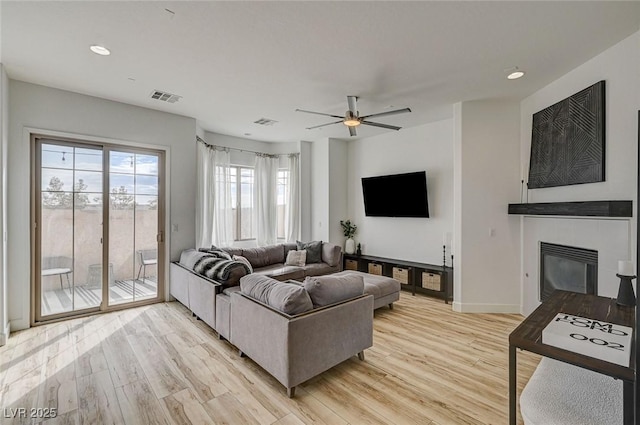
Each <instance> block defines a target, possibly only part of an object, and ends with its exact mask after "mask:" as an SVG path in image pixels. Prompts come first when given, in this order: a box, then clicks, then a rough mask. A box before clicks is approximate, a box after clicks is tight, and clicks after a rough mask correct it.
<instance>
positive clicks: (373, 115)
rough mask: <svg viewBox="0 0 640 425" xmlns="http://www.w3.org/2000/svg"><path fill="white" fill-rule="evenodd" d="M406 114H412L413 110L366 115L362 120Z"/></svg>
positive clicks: (405, 109)
mask: <svg viewBox="0 0 640 425" xmlns="http://www.w3.org/2000/svg"><path fill="white" fill-rule="evenodd" d="M405 112H411V109H409V108H404V109H396V110H395V111H387V112H380V113H377V114H371V115H365V116H364V117H360V118H362V119H363V120H364V119H367V118H371V117H383V116H385V115H395V114H404V113H405Z"/></svg>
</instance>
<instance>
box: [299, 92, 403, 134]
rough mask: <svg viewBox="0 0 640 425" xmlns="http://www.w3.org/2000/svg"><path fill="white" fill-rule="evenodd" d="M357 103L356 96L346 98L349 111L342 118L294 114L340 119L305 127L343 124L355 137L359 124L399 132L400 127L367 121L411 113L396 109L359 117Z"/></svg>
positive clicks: (317, 113)
mask: <svg viewBox="0 0 640 425" xmlns="http://www.w3.org/2000/svg"><path fill="white" fill-rule="evenodd" d="M357 101H358V97H357V96H347V104H348V105H349V110H348V111H347V112H346V113H345V114H344V117H342V116H340V115H331V114H325V113H322V112H314V111H305V110H303V109H296V112H305V113H307V114H316V115H324V116H327V117H333V118H340V120H339V121H334V122H329V123H326V124H320V125H316V126H313V127H307V130H311V129H314V128H320V127H324V126H326V125H332V124H338V123H343V124H344V125H346V126H347V127H349V134H350V135H351V136H356V127H357V126H359V125H360V124H364V125H370V126H373V127H382V128H388V129H389V130H400V129H401V128H402V127H396V126H395V125H388V124H381V123H379V122H373V121H368V119H369V118H374V117H382V116H385V115H395V114H404V113H405V112H411V109H409V108H404V109H396V110H393V111H387V112H380V113H378V114H370V115H363V116H360V112H359V111H358V106H357Z"/></svg>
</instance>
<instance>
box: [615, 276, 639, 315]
mask: <svg viewBox="0 0 640 425" xmlns="http://www.w3.org/2000/svg"><path fill="white" fill-rule="evenodd" d="M616 276H618V277H619V278H620V288H619V289H618V298H616V304H618V305H621V306H626V307H634V306H635V305H636V294H635V293H634V292H633V284H632V283H631V281H632V280H633V279H635V278H636V276H625V275H622V274H618V273H616Z"/></svg>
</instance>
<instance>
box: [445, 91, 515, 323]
mask: <svg viewBox="0 0 640 425" xmlns="http://www.w3.org/2000/svg"><path fill="white" fill-rule="evenodd" d="M454 113H456V114H457V115H458V116H457V117H455V118H454V122H455V123H456V125H457V126H458V127H457V128H456V130H455V134H456V137H455V143H456V147H455V153H456V156H455V158H454V164H455V165H454V166H455V167H456V175H457V178H456V184H457V185H458V184H459V186H457V187H456V198H457V199H456V201H455V204H456V221H455V235H456V244H455V258H454V270H455V273H454V303H453V308H454V310H456V311H461V312H505V313H507V312H519V311H520V285H519V277H520V256H519V249H520V226H519V220H518V219H517V218H515V217H512V216H509V215H507V205H508V204H509V203H510V202H518V201H519V195H518V194H519V190H520V167H519V164H518V158H519V157H520V144H519V137H520V111H519V104H518V102H515V101H506V100H483V101H472V102H463V103H462V104H461V105H456V107H455V108H454Z"/></svg>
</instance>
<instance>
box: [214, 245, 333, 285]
mask: <svg viewBox="0 0 640 425" xmlns="http://www.w3.org/2000/svg"><path fill="white" fill-rule="evenodd" d="M296 248H297V245H296V244H295V243H283V244H277V245H269V246H264V247H259V248H222V249H224V250H225V251H227V252H228V253H229V254H231V255H241V256H243V257H245V258H246V259H247V260H249V263H251V266H252V267H253V273H258V274H261V275H265V276H269V277H272V278H274V279H276V280H281V281H282V280H289V279H293V280H302V279H304V278H305V277H306V276H319V275H324V274H329V273H335V272H338V271H340V268H341V265H342V248H341V247H340V246H339V245H334V244H332V243H328V242H322V247H321V261H320V262H314V263H309V262H307V264H305V265H304V266H288V265H285V260H286V258H287V254H288V253H289V251H291V250H294V251H295V250H296Z"/></svg>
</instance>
